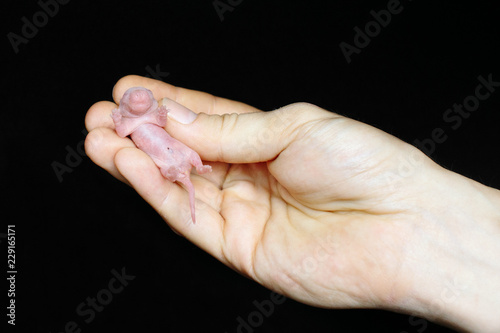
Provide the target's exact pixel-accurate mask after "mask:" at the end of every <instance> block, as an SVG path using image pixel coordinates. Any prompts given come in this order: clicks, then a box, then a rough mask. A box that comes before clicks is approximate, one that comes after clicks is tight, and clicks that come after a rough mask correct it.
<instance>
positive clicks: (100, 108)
mask: <svg viewBox="0 0 500 333" xmlns="http://www.w3.org/2000/svg"><path fill="white" fill-rule="evenodd" d="M117 107H118V106H117V105H116V104H115V103H112V102H108V101H101V102H97V103H95V104H94V105H92V106H91V107H90V108H89V110H88V111H87V114H86V116H85V127H86V128H87V130H88V131H89V132H90V131H91V130H93V129H95V128H98V127H107V128H111V129H114V128H115V124H114V123H113V119H112V118H111V111H113V109H115V108H117Z"/></svg>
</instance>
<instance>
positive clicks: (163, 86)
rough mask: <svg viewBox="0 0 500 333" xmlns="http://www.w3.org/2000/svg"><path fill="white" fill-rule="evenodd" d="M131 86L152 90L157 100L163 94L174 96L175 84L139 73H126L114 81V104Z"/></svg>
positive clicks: (163, 95)
mask: <svg viewBox="0 0 500 333" xmlns="http://www.w3.org/2000/svg"><path fill="white" fill-rule="evenodd" d="M132 87H144V88H147V89H149V90H151V91H152V92H153V95H154V97H155V98H156V99H157V100H158V99H160V98H162V97H165V96H175V89H177V88H176V87H175V86H173V85H171V84H168V83H165V82H163V81H158V80H155V79H151V78H148V77H144V76H139V75H127V76H124V77H122V78H121V79H120V80H118V82H116V84H115V86H114V87H113V99H114V101H115V102H116V104H119V102H120V99H121V98H122V96H123V94H124V93H125V92H126V91H127V90H128V89H129V88H132Z"/></svg>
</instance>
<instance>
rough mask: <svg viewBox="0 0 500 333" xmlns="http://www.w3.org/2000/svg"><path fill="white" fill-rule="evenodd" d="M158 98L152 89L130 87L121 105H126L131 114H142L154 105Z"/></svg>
mask: <svg viewBox="0 0 500 333" xmlns="http://www.w3.org/2000/svg"><path fill="white" fill-rule="evenodd" d="M155 103H156V100H155V99H154V97H153V93H152V92H151V90H149V89H146V88H143V87H133V88H130V89H128V90H127V91H126V92H125V94H123V97H122V99H121V101H120V107H125V108H126V109H127V111H128V112H130V114H132V115H135V116H140V115H143V114H144V113H146V112H147V111H149V110H150V109H151V108H152V107H154V106H155V105H154V104H155Z"/></svg>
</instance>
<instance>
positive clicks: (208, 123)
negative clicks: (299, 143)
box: [166, 103, 338, 163]
mask: <svg viewBox="0 0 500 333" xmlns="http://www.w3.org/2000/svg"><path fill="white" fill-rule="evenodd" d="M188 112H189V111H186V110H185V109H181V108H172V109H171V112H169V117H170V119H172V120H173V121H170V122H168V123H167V126H166V128H167V131H168V132H169V134H170V135H172V136H173V137H175V138H176V139H177V140H179V141H181V142H183V143H185V144H186V145H187V146H189V147H191V148H192V149H194V150H196V152H198V153H199V154H200V156H201V157H202V159H204V160H208V161H221V162H226V163H257V162H266V161H271V160H273V159H275V158H276V157H277V156H278V154H280V153H281V152H282V151H283V150H284V149H285V148H286V147H287V146H288V145H289V144H290V143H291V142H293V141H294V140H296V139H297V138H300V137H301V136H302V135H303V134H304V133H306V132H307V128H309V127H308V126H306V124H309V125H310V124H313V123H315V122H320V121H322V120H326V119H332V118H334V117H338V115H335V114H333V113H330V112H328V111H325V110H323V109H321V108H319V107H317V106H314V105H311V104H307V103H297V104H292V105H289V106H286V107H283V108H281V109H278V110H274V111H270V112H255V113H245V114H234V113H233V114H224V115H207V114H199V115H195V114H194V117H193V116H189V115H186V113H188ZM186 119H191V121H192V122H191V123H186V122H185V120H186ZM193 119H195V120H193Z"/></svg>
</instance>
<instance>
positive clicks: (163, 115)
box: [157, 105, 168, 127]
mask: <svg viewBox="0 0 500 333" xmlns="http://www.w3.org/2000/svg"><path fill="white" fill-rule="evenodd" d="M157 112H158V115H157V121H158V125H159V126H160V127H164V126H165V125H166V124H167V113H168V110H167V108H166V107H165V106H163V105H162V106H160V107H159V108H158V109H157Z"/></svg>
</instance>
